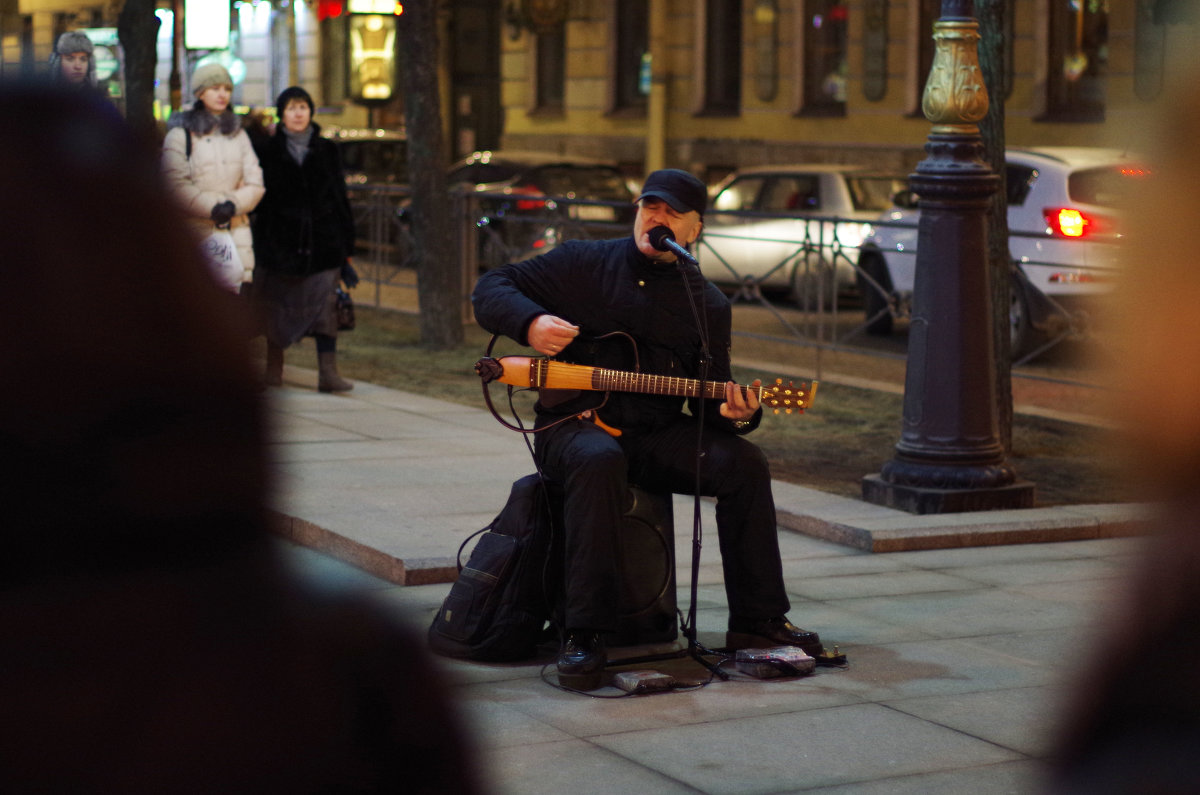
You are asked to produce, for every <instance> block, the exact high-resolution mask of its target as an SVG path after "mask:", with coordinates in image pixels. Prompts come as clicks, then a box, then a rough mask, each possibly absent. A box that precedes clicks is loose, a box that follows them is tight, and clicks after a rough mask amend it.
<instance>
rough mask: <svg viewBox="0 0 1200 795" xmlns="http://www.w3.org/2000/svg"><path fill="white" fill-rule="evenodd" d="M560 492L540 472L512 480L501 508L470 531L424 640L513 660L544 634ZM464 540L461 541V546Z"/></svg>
mask: <svg viewBox="0 0 1200 795" xmlns="http://www.w3.org/2000/svg"><path fill="white" fill-rule="evenodd" d="M561 508H562V506H561V494H560V493H559V492H558V490H557V489H552V488H548V487H547V486H546V485H545V484H544V483H543V481H542V479H541V477H540V476H539V475H536V474H533V475H526V476H525V477H523V478H521V479H520V480H518V481H517V482H515V483H513V486H512V492H511V493H510V494H509V497H508V502H507V504H505V506H504V509H503V510H501V511H500V513H499V514H498V515H497V516H496V518H495V519H494V520H492V523H491V524H490V525H488V526H487V527H485V528H483V529H482V530H480V531H478V532H476V533H474V534H472V535H471V536H470V537H469V538H467V541H470V540H471V538H474V537H475V536H479V541H478V542H477V543H476V544H475V548H474V549H473V550H472V551H471V557H470V558H469V559H468V560H467V564H466V565H465V566H463V565H462V547H460V548H459V574H458V579H457V580H456V581H455V583H454V585H453V586H452V587H451V588H450V593H449V594H448V595H447V596H446V599H445V601H443V602H442V606H441V608H440V609H439V610H438V613H437V615H436V616H435V617H434V619H433V623H432V624H431V625H430V627H429V647H430V648H431V649H433V651H435V652H437V653H438V654H442V655H445V656H447V657H458V658H464V659H469V660H482V661H488V662H513V661H516V660H525V659H529V658H531V657H533V656H535V655H536V654H537V645H538V643H539V642H540V641H542V640H543V639H545V638H547V637H548V631H547V629H546V622H547V621H549V620H550V618H551V609H552V606H553V604H554V597H555V594H556V593H557V591H558V586H557V583H558V581H559V580H560V576H559V569H560V568H561V566H555V565H549V564H550V563H551V561H552V560H553V559H554V556H553V555H552V554H551V547H552V542H553V539H554V536H555V534H554V533H553V532H552V528H553V517H554V516H559V515H561ZM466 543H467V542H466V541H464V542H463V546H464V547H465V546H466Z"/></svg>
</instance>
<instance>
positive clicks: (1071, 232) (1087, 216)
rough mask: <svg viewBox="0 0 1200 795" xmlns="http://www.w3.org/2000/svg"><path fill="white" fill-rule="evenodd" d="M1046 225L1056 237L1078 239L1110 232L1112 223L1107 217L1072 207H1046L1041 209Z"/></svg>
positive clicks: (1111, 231)
mask: <svg viewBox="0 0 1200 795" xmlns="http://www.w3.org/2000/svg"><path fill="white" fill-rule="evenodd" d="M1042 215H1043V216H1044V217H1045V219H1046V227H1047V230H1048V231H1049V232H1050V234H1052V235H1055V236H1057V237H1068V238H1075V239H1079V238H1081V237H1088V236H1090V235H1097V234H1112V233H1113V223H1112V221H1111V220H1109V219H1107V218H1102V217H1100V216H1098V215H1092V214H1091V213H1086V212H1084V211H1083V210H1078V209H1075V208H1073V207H1047V208H1046V209H1044V210H1042Z"/></svg>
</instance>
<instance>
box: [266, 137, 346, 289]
mask: <svg viewBox="0 0 1200 795" xmlns="http://www.w3.org/2000/svg"><path fill="white" fill-rule="evenodd" d="M312 127H313V134H312V140H311V141H310V142H309V148H308V154H307V155H306V156H305V158H304V164H303V165H302V166H301V165H298V164H297V163H296V161H295V160H294V159H293V158H292V156H291V155H290V154H288V149H287V137H286V136H285V135H284V132H283V127H282V125H281V126H280V127H279V128H278V129H277V130H276V132H275V135H273V136H271V137H270V138H268V139H267V140H266V142H265V143H264V144H263V145H262V147H261V148H260V149H259V152H258V160H259V164H260V165H261V166H262V170H263V182H264V183H265V184H266V188H267V192H266V195H264V196H263V199H262V201H261V202H260V203H259V205H258V209H257V211H256V212H255V214H254V258H255V264H256V266H257V267H259V268H266V269H268V270H270V271H272V272H275V273H282V274H287V275H289V276H311V275H312V274H314V273H319V272H320V271H324V270H330V269H332V268H340V267H341V266H342V265H344V264H345V262H346V258H347V257H349V256H351V255H352V254H353V253H354V216H353V215H352V213H351V210H350V202H349V200H348V199H347V198H346V182H345V177H344V176H343V174H342V164H341V158H340V157H339V155H338V151H337V146H336V145H335V144H334V143H333V142H332V141H330V140H328V139H326V138H322V137H321V131H320V128H319V127H318V126H317V125H316V124H313V125H312Z"/></svg>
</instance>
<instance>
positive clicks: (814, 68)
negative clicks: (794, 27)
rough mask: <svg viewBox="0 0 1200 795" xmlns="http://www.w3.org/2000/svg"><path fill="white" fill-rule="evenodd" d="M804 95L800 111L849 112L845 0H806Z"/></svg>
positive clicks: (804, 5)
mask: <svg viewBox="0 0 1200 795" xmlns="http://www.w3.org/2000/svg"><path fill="white" fill-rule="evenodd" d="M802 7H803V16H802V17H801V25H802V29H801V36H802V46H803V48H804V52H803V61H802V69H803V77H802V85H803V97H802V100H801V107H800V112H801V113H802V114H804V115H811V116H844V115H846V78H847V76H848V75H847V73H848V69H849V59H848V53H847V46H846V27H847V20H848V18H849V12H848V10H847V6H846V5H845V4H844V3H843V2H842V0H805V2H804V3H803V4H802Z"/></svg>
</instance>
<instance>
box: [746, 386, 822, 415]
mask: <svg viewBox="0 0 1200 795" xmlns="http://www.w3.org/2000/svg"><path fill="white" fill-rule="evenodd" d="M816 396H817V382H816V381H812V382H809V383H805V382H803V381H802V382H801V383H800V385H799V386H796V385H795V384H794V383H793V382H791V381H788V382H787V384H786V385H785V384H784V383H783V379H782V378H776V379H775V383H774V384H772V385H771V386H766V385H764V386H763V387H762V395H761V397H760V398H759V400H760V401H761V402H762V404H763V406H764V407H766V408H769V409H774V411H775V413H776V414H781V413H782V414H803V413H804V410H805V409H807V408H808V407H809V406H811V405H812V402H813V398H815V397H816Z"/></svg>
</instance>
